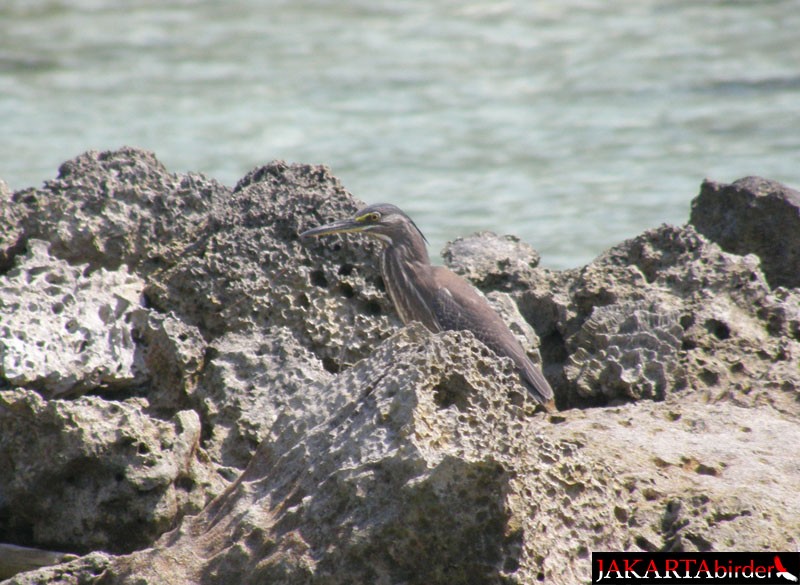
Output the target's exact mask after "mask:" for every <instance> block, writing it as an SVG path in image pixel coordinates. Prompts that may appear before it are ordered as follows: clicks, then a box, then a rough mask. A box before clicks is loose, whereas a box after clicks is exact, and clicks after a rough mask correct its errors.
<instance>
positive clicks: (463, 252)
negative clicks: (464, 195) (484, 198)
mask: <svg viewBox="0 0 800 585" xmlns="http://www.w3.org/2000/svg"><path fill="white" fill-rule="evenodd" d="M442 258H443V259H444V261H445V263H447V264H448V265H449V266H450V268H451V269H452V270H455V271H456V272H458V273H459V274H461V275H462V276H464V277H466V278H468V279H470V280H472V281H473V282H475V283H476V284H477V285H478V286H480V287H481V288H493V289H498V290H500V289H502V287H503V286H504V285H508V284H510V283H512V282H513V281H514V280H523V281H524V280H528V278H529V275H530V272H531V269H533V268H536V267H537V266H538V265H539V260H540V257H539V253H538V252H537V251H536V250H534V249H533V247H531V246H530V244H526V243H524V242H522V241H520V239H519V238H517V237H516V236H511V235H505V236H498V235H497V234H494V233H492V232H478V233H477V234H474V235H472V236H468V237H463V238H456V239H455V240H453V241H452V242H449V243H448V244H447V245H446V246H445V249H444V250H443V251H442ZM520 273H521V274H520Z"/></svg>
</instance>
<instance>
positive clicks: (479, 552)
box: [107, 326, 624, 584]
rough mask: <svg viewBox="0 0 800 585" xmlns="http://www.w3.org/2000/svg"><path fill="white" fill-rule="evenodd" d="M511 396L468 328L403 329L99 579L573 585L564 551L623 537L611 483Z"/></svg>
mask: <svg viewBox="0 0 800 585" xmlns="http://www.w3.org/2000/svg"><path fill="white" fill-rule="evenodd" d="M523 395H524V389H522V388H521V387H519V385H518V384H517V383H516V382H515V376H514V372H513V370H512V367H511V364H510V363H508V362H506V361H500V360H498V358H496V357H495V356H494V355H493V354H492V353H491V352H490V351H489V350H488V349H487V348H486V347H485V346H483V345H482V344H480V343H479V342H477V341H476V340H475V339H474V337H472V335H471V334H468V333H445V334H440V335H432V334H431V333H429V332H428V331H426V330H424V329H423V328H422V327H421V326H412V327H408V328H405V329H403V330H401V331H400V332H399V333H397V334H396V335H395V336H393V337H392V338H390V339H389V340H388V341H387V342H385V343H384V344H382V345H381V346H380V347H379V348H378V349H377V350H376V352H375V353H374V354H373V355H372V356H371V357H370V358H368V359H366V360H364V361H362V362H359V363H358V364H356V365H355V366H354V367H353V368H351V369H349V370H347V371H346V372H343V373H341V374H340V375H339V376H337V377H336V378H334V379H333V380H332V381H331V383H330V384H329V385H328V386H327V388H326V389H325V392H323V393H321V394H320V396H325V397H328V400H327V406H328V407H329V408H330V410H329V415H328V417H327V419H326V420H325V421H323V422H322V423H321V424H319V425H317V426H315V427H313V428H310V429H309V430H308V432H307V433H305V434H304V435H303V436H302V437H301V438H300V439H299V441H297V442H293V443H291V444H289V443H287V444H285V447H284V448H283V449H280V448H276V447H275V445H273V444H270V443H269V442H265V443H264V444H262V447H261V448H260V449H259V451H258V452H257V453H256V455H255V457H254V458H253V461H252V462H251V464H250V466H249V467H248V469H247V470H246V472H245V473H244V475H243V476H242V478H241V480H240V481H239V482H237V484H236V485H235V487H233V488H232V489H231V490H230V491H228V492H227V493H226V494H225V496H223V497H222V498H220V499H218V500H217V501H216V502H215V503H214V504H213V505H212V506H210V507H209V508H208V509H207V510H206V511H205V512H204V513H203V514H201V515H198V516H195V517H192V518H187V519H186V520H185V521H184V523H183V524H182V525H181V526H180V527H179V528H178V529H177V530H176V531H174V532H173V533H171V534H169V535H166V536H165V537H164V538H163V539H162V540H161V541H160V542H159V543H157V545H156V547H155V548H153V549H150V550H146V551H142V552H140V553H137V554H134V555H131V556H129V557H125V558H121V559H119V560H117V561H115V562H114V563H112V565H111V566H110V567H109V570H108V573H107V579H108V581H107V582H108V583H134V582H136V583H156V582H158V581H159V580H160V581H161V582H163V581H165V580H167V581H171V582H180V583H184V582H185V583H189V582H196V583H222V582H240V583H264V582H280V583H323V582H324V583H360V582H385V583H400V582H405V583H427V584H435V583H448V584H458V583H475V582H481V583H529V582H531V581H535V580H536V578H537V576H538V575H539V574H540V573H541V574H542V575H543V576H545V577H546V578H547V581H548V582H551V579H550V577H551V576H552V575H554V574H555V573H553V571H554V570H555V567H569V568H568V569H566V572H565V574H564V577H563V579H562V580H560V581H553V582H563V583H566V582H567V581H566V580H565V579H566V578H567V576H569V578H570V579H573V580H572V581H570V582H575V581H574V579H576V578H578V577H581V576H583V577H585V576H586V575H587V574H588V573H587V570H588V564H585V566H584V567H581V566H580V564H578V563H576V562H575V561H576V560H577V559H578V558H579V557H578V555H581V554H583V555H585V554H586V551H588V550H590V549H591V548H593V547H594V546H596V545H597V544H598V543H609V544H611V543H614V544H620V543H621V542H622V540H623V538H624V531H623V530H622V528H623V527H622V525H621V524H620V522H618V521H617V520H615V518H614V515H613V511H612V509H610V508H607V507H606V506H605V504H603V505H602V506H600V503H601V502H605V501H607V500H608V499H609V498H613V497H615V496H616V494H622V493H624V487H623V485H622V483H620V482H618V481H617V480H616V479H615V478H614V477H613V475H611V474H610V473H609V471H608V469H607V467H606V466H605V464H604V463H603V462H602V461H600V460H595V461H590V460H589V459H587V458H585V457H584V455H583V454H582V453H581V450H580V448H579V447H577V446H576V445H575V444H574V442H573V441H570V440H565V441H559V440H556V441H553V440H551V439H550V438H549V437H548V436H547V433H546V432H545V429H546V427H547V423H546V422H545V420H544V418H543V417H542V416H541V415H540V416H537V417H534V418H530V417H529V416H528V415H527V414H526V411H525V409H523V408H520V407H519V406H515V403H519V402H520V401H521V400H522V396H523ZM337 397H345V398H346V401H345V402H344V404H341V402H340V399H339V398H337ZM564 485H567V486H575V488H574V489H572V490H570V491H569V500H568V501H569V503H570V505H571V506H573V507H574V510H573V511H565V509H564V503H565V500H564V498H565V497H566V496H565V495H562V494H561V492H562V490H563V487H564ZM533 494H540V495H541V497H532V496H533ZM578 510H580V511H581V512H577V511H578ZM221 517H224V518H225V522H224V526H223V525H220V524H218V523H217V522H216V521H215V520H214V518H221ZM567 537H570V538H567ZM567 542H569V544H568V545H567V546H565V544H566V543H567ZM556 543H557V545H556ZM202 558H208V559H211V561H210V563H209V564H208V565H205V563H204V562H203V561H201V559H202ZM545 558H547V559H548V563H552V567H553V568H552V569H548V568H547V567H543V566H542V560H543V559H545ZM174 559H181V562H180V563H175V562H174ZM561 570H564V569H561Z"/></svg>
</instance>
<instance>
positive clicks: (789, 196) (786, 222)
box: [689, 177, 800, 288]
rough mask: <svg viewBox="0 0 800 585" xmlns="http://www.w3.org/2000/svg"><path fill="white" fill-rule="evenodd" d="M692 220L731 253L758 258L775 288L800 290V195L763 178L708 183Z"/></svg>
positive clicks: (706, 182) (702, 190)
mask: <svg viewBox="0 0 800 585" xmlns="http://www.w3.org/2000/svg"><path fill="white" fill-rule="evenodd" d="M689 221H690V222H691V223H692V225H694V226H695V227H696V228H697V231H699V232H700V233H702V234H703V235H705V236H706V237H707V238H708V239H710V240H713V241H715V242H717V243H718V244H719V245H720V246H721V247H722V248H723V249H724V250H726V251H728V252H732V253H734V254H741V255H746V254H756V255H758V257H759V258H761V262H762V265H763V268H764V275H765V276H766V277H767V281H768V282H769V283H770V285H771V286H773V287H778V286H784V287H787V288H794V287H798V286H800V192H798V191H795V190H794V189H790V188H788V187H786V186H785V185H782V184H780V183H778V182H776V181H770V180H767V179H762V178H761V177H746V178H744V179H739V180H738V181H736V182H734V183H731V184H725V183H715V182H712V181H705V182H704V183H703V185H702V186H701V187H700V194H699V195H698V196H697V197H696V198H695V199H694V201H692V214H691V219H690V220H689Z"/></svg>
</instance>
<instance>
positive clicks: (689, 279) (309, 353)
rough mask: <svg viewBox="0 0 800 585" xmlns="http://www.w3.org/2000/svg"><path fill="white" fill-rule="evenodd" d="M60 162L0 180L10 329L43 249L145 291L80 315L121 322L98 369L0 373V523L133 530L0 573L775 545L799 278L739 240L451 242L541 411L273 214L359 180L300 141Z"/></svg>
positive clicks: (491, 359) (16, 532)
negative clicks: (214, 154) (177, 172)
mask: <svg viewBox="0 0 800 585" xmlns="http://www.w3.org/2000/svg"><path fill="white" fill-rule="evenodd" d="M61 175H62V176H61V177H60V178H59V179H57V180H56V181H55V182H51V183H48V184H46V185H45V188H44V189H42V190H39V191H36V190H27V191H22V192H18V193H16V194H14V195H13V196H10V197H9V196H8V194H6V195H4V196H3V198H2V199H0V222H5V224H6V226H5V227H6V229H5V230H4V232H3V236H2V237H3V238H4V239H0V248H2V249H0V290H5V291H6V292H8V295H7V298H14V299H17V300H15V301H14V302H18V303H20V304H19V306H15V312H14V313H13V319H18V320H19V321H18V323H19V325H15V327H14V328H13V331H14V332H15V334H16V335H17V338H20V335H21V334H22V333H26V332H27V331H28V330H31V331H35V330H37V329H36V327H41V326H40V325H36V324H35V323H34V321H35V320H36V319H39V321H42V320H44V315H45V314H46V313H47V309H48V307H52V306H53V305H52V303H50V301H49V300H48V298H47V297H46V294H48V289H46V287H44V285H43V284H42V286H38V284H39V283H41V282H47V277H48V275H53V274H61V275H62V276H63V274H67V275H68V278H67V277H65V278H64V279H62V281H59V282H58V283H56V286H54V287H53V290H52V291H51V292H52V294H56V293H58V294H61V293H62V291H63V289H64V282H68V283H72V284H70V286H72V287H73V288H75V289H76V290H77V289H80V290H83V289H82V288H81V287H87V286H90V285H91V286H90V288H91V287H94V288H91V290H96V289H100V288H101V286H100V284H101V283H103V285H102V288H103V289H104V290H103V291H99V290H98V295H94V294H92V295H87V298H86V299H84V298H83V297H81V298H80V301H81V302H80V305H81V306H82V307H84V308H86V307H93V306H94V305H92V302H95V300H93V299H94V298H95V296H97V298H100V299H106V300H103V301H102V302H103V303H105V305H102V306H106V305H108V302H109V301H108V298H111V297H113V293H114V292H115V291H116V288H115V287H117V286H122V287H123V288H124V285H125V283H127V282H131V283H135V287H134V288H136V291H137V293H136V294H137V295H138V294H139V291H141V286H142V283H144V296H145V302H144V303H139V302H138V301H137V302H135V303H130V310H127V309H126V310H125V311H123V314H124V317H122V318H119V319H112V320H109V321H108V322H105V321H104V322H103V324H102V325H101V326H99V327H98V328H97V329H96V332H95V335H96V336H97V338H98V339H105V337H103V336H104V335H105V336H107V335H108V334H109V331H111V330H112V329H113V328H114V327H125V328H126V329H125V331H127V332H128V335H129V337H126V338H124V340H125V343H122V344H120V348H121V349H120V352H121V351H122V349H124V351H125V352H127V353H125V355H126V356H128V357H126V360H128V361H125V362H124V363H127V364H129V366H128V370H127V371H130V372H132V373H133V374H132V375H126V376H127V377H124V376H123V377H120V379H119V383H115V385H114V386H113V393H112V392H110V390H111V386H109V385H108V384H106V385H104V384H103V383H100V382H97V380H99V379H100V377H98V376H94V377H93V376H92V375H89V374H86V373H84V374H80V375H79V376H78V377H77V378H80V379H82V380H84V381H85V383H83V385H81V384H73V386H72V388H73V389H72V390H71V391H70V392H72V393H66V394H63V395H61V396H62V397H67V396H69V397H73V399H72V400H66V399H63V398H62V399H50V400H46V399H45V398H43V396H42V394H45V395H48V392H49V390H48V388H51V387H52V384H51V382H49V381H52V380H57V379H63V378H64V377H65V376H66V375H71V374H70V372H74V371H85V372H88V371H89V370H90V369H91V368H86V369H85V370H80V368H79V367H76V366H74V364H73V362H70V361H69V360H67V362H68V363H67V362H64V361H63V360H62V361H55V357H56V356H53V357H52V358H51V359H53V360H54V361H52V362H48V363H52V364H57V367H54V368H50V369H47V367H44V366H42V367H41V368H40V369H39V370H38V372H39V373H38V374H37V375H36V376H31V377H30V378H22V377H20V378H15V377H11V378H9V377H8V375H7V374H6V373H4V376H5V378H4V380H3V384H4V388H5V387H8V386H10V385H13V384H26V385H35V386H36V389H37V390H38V391H39V392H33V391H31V390H30V389H26V388H20V389H16V390H8V391H5V392H3V393H2V394H0V396H1V397H2V398H0V400H1V401H0V518H2V519H3V521H4V522H3V523H2V524H0V541H6V542H12V543H15V544H21V545H26V546H39V547H52V548H58V549H59V550H65V551H68V552H81V553H83V552H88V551H90V550H93V549H97V548H103V549H105V550H110V551H117V552H120V553H128V552H129V551H134V549H136V550H135V551H134V552H131V554H123V555H122V556H119V557H110V556H108V555H99V554H96V553H95V554H91V555H88V556H86V557H82V558H80V559H77V560H75V561H72V562H71V563H67V564H63V565H58V566H55V567H49V568H46V569H40V570H38V571H33V572H30V573H26V574H23V575H18V576H17V577H15V578H13V582H14V583H18V584H20V585H21V584H22V583H45V582H47V583H64V584H66V583H70V584H75V583H89V582H94V581H96V580H97V578H98V575H99V574H100V573H101V572H103V574H104V576H103V582H104V583H106V584H107V585H108V584H110V583H137V584H139V585H141V584H145V583H159V584H160V583H163V582H170V583H200V584H210V583H228V582H237V583H262V582H280V583H326V584H333V583H354V582H379V583H426V584H430V583H448V584H450V583H474V582H480V583H526V584H527V583H533V582H541V581H544V582H547V583H554V584H556V585H559V584H562V583H563V584H570V585H572V584H574V583H579V582H586V581H587V580H588V579H589V562H588V558H589V554H590V552H591V551H593V550H618V549H625V550H711V549H719V550H731V549H735V550H745V549H786V547H790V546H794V544H795V543H794V539H795V538H796V535H797V534H798V532H800V524H798V520H797V519H798V518H800V514H799V513H798V512H800V509H798V506H799V505H800V502H799V501H798V499H797V497H796V490H795V487H794V486H795V485H796V484H797V483H798V480H800V477H798V468H797V465H796V461H795V458H794V457H793V454H792V453H791V452H789V451H785V450H781V449H776V448H775V445H778V444H781V445H792V444H795V443H797V442H798V440H800V436H798V432H799V431H798V428H800V427H798V425H797V420H798V417H800V399H798V396H800V394H799V392H800V390H799V389H800V288H789V287H786V286H776V285H775V281H774V278H773V276H772V273H771V272H770V271H774V270H775V267H774V266H773V267H769V266H768V262H767V260H766V259H765V258H764V257H763V256H762V257H761V258H759V256H758V255H756V254H759V255H760V254H762V252H761V251H760V250H761V249H760V248H759V249H757V248H756V247H752V248H748V249H747V250H744V252H746V253H747V254H746V255H739V254H738V253H733V252H732V251H731V250H730V249H727V248H726V247H725V245H722V246H721V245H720V244H718V243H716V242H715V241H712V240H711V239H709V238H708V237H706V236H705V235H703V234H702V233H699V231H698V230H695V228H694V227H693V226H692V225H687V226H682V227H672V226H661V227H659V228H657V229H653V230H648V231H647V232H645V233H643V234H641V235H640V236H638V237H636V238H632V239H630V240H628V241H626V242H623V243H621V244H620V245H618V246H615V247H614V248H612V249H611V250H609V251H607V252H606V253H604V254H602V255H601V256H600V257H598V258H597V259H596V260H595V261H593V262H592V263H590V264H589V265H587V266H585V267H582V268H578V269H575V270H568V271H562V272H555V271H549V270H544V269H541V268H539V267H538V266H537V264H538V255H537V254H536V253H535V251H534V250H533V249H532V248H530V247H529V246H527V245H526V244H523V243H521V242H519V241H518V240H516V239H515V238H513V237H502V238H501V237H498V236H495V235H493V234H478V235H476V236H472V237H469V238H464V239H463V240H460V241H458V242H455V243H453V244H452V245H451V246H450V247H449V248H448V250H446V251H445V253H444V257H445V259H446V260H447V262H448V263H450V264H451V265H452V266H453V267H454V268H455V269H456V270H458V271H460V272H461V273H462V274H465V275H466V276H468V277H469V278H470V279H471V280H472V281H473V282H475V283H476V284H477V285H478V286H479V287H480V288H481V290H482V291H483V292H484V293H485V294H486V296H487V298H488V299H489V300H490V301H491V302H492V303H493V304H494V305H495V306H496V307H497V308H498V311H499V312H500V313H501V314H502V315H503V316H504V318H506V320H507V321H508V322H509V323H510V324H511V326H512V329H513V330H514V331H515V333H516V334H517V335H518V336H520V338H521V339H522V340H523V341H524V343H525V346H526V347H527V348H528V350H529V351H530V352H531V353H533V354H534V355H537V354H538V353H541V358H542V363H543V366H544V371H545V373H546V375H547V376H548V379H549V380H550V381H551V383H552V384H553V386H554V388H555V390H556V393H557V399H558V404H559V405H560V406H561V407H562V408H564V409H566V410H565V411H564V412H562V413H559V414H556V415H552V416H546V415H544V414H542V413H537V412H535V411H534V410H533V408H532V405H531V404H530V403H529V402H528V400H527V398H526V393H525V392H524V390H523V389H521V388H520V387H519V385H518V383H517V380H516V376H515V375H514V374H513V368H512V366H511V364H510V363H509V362H507V361H506V360H500V359H498V358H496V357H495V356H494V354H492V353H491V352H490V351H489V350H488V349H487V348H485V347H484V346H483V345H482V344H480V343H479V342H477V341H476V340H475V339H474V338H473V337H472V336H471V335H470V334H468V333H446V334H441V335H433V334H431V333H429V332H427V331H426V330H424V329H422V328H421V327H420V326H413V325H412V326H410V327H407V328H403V329H400V328H399V323H398V321H397V319H396V317H395V315H394V310H393V308H392V307H391V305H390V303H389V302H388V300H387V298H386V295H385V293H384V291H383V287H382V282H381V280H380V276H379V274H378V267H377V252H378V251H377V248H376V247H375V246H376V245H375V244H374V243H371V242H369V241H365V240H364V239H363V238H359V239H354V240H352V241H351V240H349V239H348V238H347V237H346V236H345V237H341V238H339V239H338V240H336V239H331V240H326V241H325V242H319V241H312V242H308V243H301V242H299V241H298V239H297V234H298V233H299V232H301V231H303V230H304V229H306V228H309V227H312V226H316V225H320V224H322V223H325V222H328V221H330V220H332V219H337V218H340V217H343V216H346V215H350V214H352V213H353V211H354V210H355V209H356V208H358V207H359V206H360V202H358V201H356V200H354V199H353V198H352V196H351V195H350V194H349V193H347V191H345V190H344V188H343V187H342V186H341V184H340V183H339V182H338V181H337V180H336V179H335V178H334V177H333V176H332V175H331V174H330V172H329V171H328V170H327V169H325V168H324V167H315V166H310V165H287V164H285V163H281V162H275V163H271V164H269V165H267V166H264V167H261V168H259V169H256V170H254V171H253V172H252V173H250V174H248V176H247V177H245V178H244V179H242V181H240V182H239V184H238V185H237V186H236V188H235V189H234V191H233V192H228V191H227V190H225V189H224V188H221V187H219V186H218V185H217V186H215V185H216V184H215V183H213V181H208V180H206V179H202V178H197V177H196V180H194V179H192V180H190V179H187V177H179V176H174V175H170V174H168V173H166V171H165V170H164V169H163V167H162V166H161V165H160V163H158V161H156V160H155V158H153V157H152V155H149V154H148V153H143V152H141V151H135V150H131V149H123V150H122V151H118V152H115V153H103V154H97V153H89V154H87V155H84V156H82V157H78V158H77V159H76V160H75V161H72V162H71V163H68V164H67V165H66V166H65V167H64V168H63V169H62V173H61ZM190 177H191V176H190ZM187 181H188V182H187ZM193 181H195V182H193ZM192 185H193V186H194V187H192ZM195 187H196V188H197V192H188V191H192V190H193V189H194V188H195ZM187 190H188V191H187ZM726 193H730V192H729V191H727V190H725V189H721V190H720V194H721V195H722V196H727V195H725V194H726ZM0 195H2V193H0ZM733 195H735V193H734V194H733ZM733 195H732V196H733ZM718 203H719V204H720V209H723V208H724V202H718ZM170 205H171V206H172V207H170V209H171V210H172V211H171V212H174V214H173V215H169V214H167V215H166V216H164V217H165V218H167V219H168V221H164V220H163V219H160V218H161V215H160V211H159V210H160V209H162V208H163V206H167V207H169V206H170ZM181 205H185V208H183V209H182V208H181ZM759 205H760V203H759ZM184 212H185V213H184ZM759 217H761V219H760V220H759V221H760V222H761V223H760V224H759V225H760V226H761V228H759V229H761V230H762V231H764V232H774V233H770V234H769V238H771V239H770V242H772V244H770V245H773V244H774V245H776V246H777V245H778V244H779V242H778V240H777V238H780V234H779V233H778V232H776V231H775V230H773V229H772V227H770V226H772V225H773V224H771V223H770V222H771V221H773V219H774V218H772V219H771V216H769V215H768V214H763V215H762V216H759ZM748 221H750V219H748ZM170 222H171V223H173V224H174V229H173V227H172V226H171V225H170ZM774 225H777V224H774ZM137 230H138V233H137ZM791 237H792V236H788V239H785V240H783V241H786V242H791V241H792V240H791ZM37 238H40V239H46V241H48V242H49V243H50V246H49V249H46V247H45V245H44V244H38V243H37V242H35V240H36V239H37ZM25 252H27V253H28V256H25V255H23V254H24V253H25ZM750 252H753V254H750ZM33 258H38V259H39V260H41V262H40V263H39V265H38V268H34V267H33V265H32V262H33V261H32V259H33ZM64 260H67V261H69V262H70V263H71V265H67V264H65V263H64ZM3 263H5V264H3ZM15 263H16V265H17V266H18V268H17V269H15V270H16V271H14V270H11V271H8V269H9V268H11V267H12V265H14V264H15ZM86 263H88V266H89V267H88V269H85V265H86ZM75 264H78V265H80V266H78V267H75V266H74V265H75ZM125 265H129V266H130V268H124V266H125ZM23 267H25V268H23ZM762 267H763V270H764V271H766V273H767V274H768V275H769V276H768V277H767V278H765V276H764V274H765V272H762ZM22 276H24V278H28V279H30V280H31V282H34V283H37V286H38V288H34V289H32V290H34V291H38V292H37V294H36V295H31V298H33V299H39V300H37V302H36V303H34V306H33V307H29V306H28V305H27V304H25V303H21V302H20V299H22V298H24V297H25V296H26V295H25V294H23V290H26V289H24V288H23V282H22V280H24V279H22ZM768 279H769V284H768ZM114 283H122V284H114ZM3 287H5V288H3ZM59 287H61V288H59ZM103 295H106V296H103ZM73 296H75V295H73ZM89 296H91V297H92V298H88V297H89ZM122 296H123V297H124V296H125V295H122ZM125 298H127V297H125ZM137 298H138V297H137ZM42 299H43V300H42ZM48 303H49V304H48ZM95 308H96V309H97V307H95ZM97 310H99V309H97ZM51 312H52V310H51ZM77 314H84V313H80V311H79V312H78V313H77ZM49 317H50V315H49V314H48V318H49ZM0 318H2V319H4V320H5V321H4V323H6V322H10V321H8V320H9V319H11V318H12V313H11V311H5V312H3V313H2V317H0ZM15 323H17V321H15ZM42 330H44V329H42ZM53 337H54V338H58V336H57V335H55V333H54V334H53ZM6 338H7V339H13V338H14V335H8V336H6ZM59 339H60V338H59ZM44 343H45V347H51V346H49V345H47V344H48V343H53V342H52V340H51V339H50V338H47V339H46V340H44ZM59 343H60V344H61V345H58V344H55V345H53V346H52V347H53V351H55V352H61V351H63V350H62V349H60V348H61V346H62V345H64V344H65V343H66V342H62V341H59ZM106 345H107V347H108V348H109V350H110V349H113V348H115V344H113V343H108V344H106ZM34 346H37V347H38V345H37V344H36V343H34ZM31 351H33V350H31ZM104 351H105V350H104ZM52 353H53V352H51V351H48V352H46V355H47V356H51V355H52ZM20 355H21V354H20ZM70 355H74V352H73V354H69V353H68V352H67V354H65V356H59V357H65V358H66V357H69V356H70ZM130 356H132V358H131V357H130ZM69 359H72V358H69ZM131 359H132V361H130V360H131ZM40 361H41V360H40ZM130 364H133V365H130ZM78 365H79V366H80V363H79V364H78ZM70 368H71V369H70ZM122 371H125V370H124V368H123V370H122ZM77 378H76V379H77ZM49 384H50V385H49ZM79 387H80V389H78V388H79ZM81 392H89V393H94V394H99V396H98V395H93V396H83V397H80V398H74V397H75V396H76V395H77V394H80V393H81ZM50 395H52V393H51V394H50ZM111 397H113V398H116V399H117V400H116V401H111V400H110V398H111ZM589 407H591V408H589ZM245 467H246V469H245V470H244V472H243V474H242V475H241V476H240V477H239V478H238V479H236V481H234V482H233V483H232V484H229V483H228V482H229V481H231V480H234V479H235V478H236V476H237V475H239V472H240V470H241V469H243V468H245ZM215 496H216V499H214V500H213V501H212V502H211V503H210V504H209V503H208V502H209V500H210V499H211V498H212V497H215ZM190 514H195V515H190ZM173 527H174V530H172V531H171V532H168V533H166V534H163V533H164V531H165V530H169V529H171V528H173Z"/></svg>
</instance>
